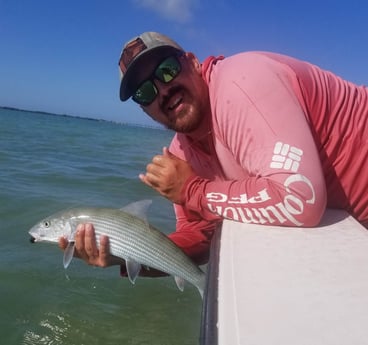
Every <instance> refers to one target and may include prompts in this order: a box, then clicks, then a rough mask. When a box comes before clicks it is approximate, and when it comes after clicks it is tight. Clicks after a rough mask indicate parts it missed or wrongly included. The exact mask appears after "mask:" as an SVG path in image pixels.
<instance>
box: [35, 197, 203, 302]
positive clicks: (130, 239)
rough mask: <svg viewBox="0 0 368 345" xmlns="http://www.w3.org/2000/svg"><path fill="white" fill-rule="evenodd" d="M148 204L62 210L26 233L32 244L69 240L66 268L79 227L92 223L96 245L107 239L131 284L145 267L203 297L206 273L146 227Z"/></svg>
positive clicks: (164, 236) (65, 257) (138, 203)
mask: <svg viewBox="0 0 368 345" xmlns="http://www.w3.org/2000/svg"><path fill="white" fill-rule="evenodd" d="M147 205H148V202H147V201H141V202H137V203H134V204H131V205H128V207H126V208H123V209H114V208H96V207H82V208H73V209H69V210H65V211H61V212H58V213H56V214H54V215H51V216H49V217H47V218H45V219H43V220H41V221H40V222H39V223H37V224H36V225H34V226H33V227H32V228H31V229H30V230H29V234H30V235H31V236H32V238H31V242H52V243H57V242H58V240H59V238H60V237H65V238H66V239H67V240H68V241H69V245H68V247H67V248H66V250H65V252H64V267H65V268H66V267H67V266H68V265H69V263H70V261H71V260H72V258H73V252H74V236H75V233H76V228H77V226H78V224H81V223H92V224H93V226H94V228H95V233H96V242H97V246H99V244H100V236H101V235H107V236H108V237H109V243H110V253H111V254H112V255H114V256H117V257H120V258H122V259H124V260H125V261H126V265H127V271H128V276H129V279H130V281H131V282H132V283H134V282H135V279H136V277H137V276H138V274H139V271H140V269H141V265H144V266H148V267H152V268H155V269H157V270H160V271H162V272H165V273H167V274H169V275H172V276H174V277H175V281H176V283H177V285H178V288H179V289H180V290H183V287H184V281H188V282H190V283H191V284H193V285H194V286H196V287H197V289H198V291H199V292H200V294H201V296H203V290H204V285H205V274H204V273H203V271H202V270H201V269H200V268H199V267H198V266H197V265H195V264H194V263H193V262H192V261H191V259H190V258H189V257H188V256H187V255H185V253H184V252H183V251H182V250H181V249H180V248H179V247H178V246H176V245H175V244H174V243H173V242H172V241H171V240H170V239H169V238H168V237H167V236H166V235H165V234H163V233H162V232H160V231H159V230H158V229H156V228H155V227H153V226H152V225H150V224H148V222H147V221H146V220H145V215H144V210H145V209H146V208H147V207H148V206H147Z"/></svg>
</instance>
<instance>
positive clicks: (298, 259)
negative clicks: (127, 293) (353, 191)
mask: <svg viewBox="0 0 368 345" xmlns="http://www.w3.org/2000/svg"><path fill="white" fill-rule="evenodd" d="M203 314H204V315H203V318H202V334H201V341H202V342H201V343H202V344H206V345H207V344H208V345H209V344H211V345H215V344H219V345H229V344H231V345H237V344H242V345H263V344H284V345H289V344H290V345H291V344H293V345H294V344H310V345H318V344H323V345H329V344H331V345H332V344H334V345H336V344H368V328H367V325H368V231H367V230H366V229H365V228H364V227H362V226H361V225H360V224H359V223H358V222H356V221H355V220H354V219H353V218H352V217H351V216H349V215H348V214H347V213H345V212H343V211H340V210H328V211H327V212H326V214H325V216H324V219H323V222H322V223H321V225H320V226H319V227H316V228H285V227H272V226H260V225H249V224H242V223H236V222H232V221H224V223H223V226H222V229H221V231H219V232H218V235H217V238H215V243H214V244H213V248H212V252H211V262H210V265H209V276H208V289H207V299H206V300H205V302H204V312H203Z"/></svg>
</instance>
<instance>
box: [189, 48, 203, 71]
mask: <svg viewBox="0 0 368 345" xmlns="http://www.w3.org/2000/svg"><path fill="white" fill-rule="evenodd" d="M185 56H186V59H187V61H188V62H189V63H191V64H192V66H193V67H194V69H195V70H196V71H197V72H199V73H201V71H202V65H201V63H200V62H199V60H198V58H197V57H196V56H195V55H194V54H193V53H191V52H186V53H185Z"/></svg>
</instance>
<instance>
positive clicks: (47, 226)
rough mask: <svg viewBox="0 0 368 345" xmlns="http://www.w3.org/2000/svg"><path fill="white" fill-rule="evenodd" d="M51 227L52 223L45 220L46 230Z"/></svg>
mask: <svg viewBox="0 0 368 345" xmlns="http://www.w3.org/2000/svg"><path fill="white" fill-rule="evenodd" d="M50 225H51V222H50V221H48V220H45V221H44V222H43V226H44V227H45V228H49V227H50Z"/></svg>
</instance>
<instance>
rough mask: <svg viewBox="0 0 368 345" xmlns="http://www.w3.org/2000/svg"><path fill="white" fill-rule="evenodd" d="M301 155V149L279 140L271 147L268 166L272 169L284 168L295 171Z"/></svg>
mask: <svg viewBox="0 0 368 345" xmlns="http://www.w3.org/2000/svg"><path fill="white" fill-rule="evenodd" d="M302 156H303V151H302V150H300V149H298V148H297V147H294V146H290V145H288V144H283V143H282V142H280V141H279V142H277V143H276V145H275V148H274V149H273V156H272V162H271V164H270V167H271V168H272V169H284V170H290V171H292V172H297V171H298V169H299V165H300V161H301V159H302Z"/></svg>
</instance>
